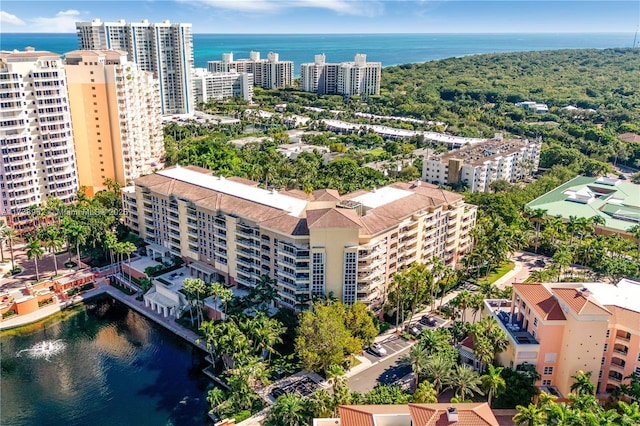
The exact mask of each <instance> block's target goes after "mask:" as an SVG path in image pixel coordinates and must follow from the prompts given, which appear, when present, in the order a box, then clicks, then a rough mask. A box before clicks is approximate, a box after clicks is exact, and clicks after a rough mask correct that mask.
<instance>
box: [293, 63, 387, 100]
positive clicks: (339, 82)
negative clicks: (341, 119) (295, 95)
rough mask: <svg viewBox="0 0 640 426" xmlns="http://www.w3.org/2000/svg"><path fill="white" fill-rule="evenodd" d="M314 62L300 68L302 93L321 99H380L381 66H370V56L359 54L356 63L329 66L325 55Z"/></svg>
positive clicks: (376, 64)
mask: <svg viewBox="0 0 640 426" xmlns="http://www.w3.org/2000/svg"><path fill="white" fill-rule="evenodd" d="M314 59H315V60H314V62H311V63H306V64H301V65H300V90H302V91H304V92H314V93H317V94H319V95H328V94H339V95H347V96H359V95H379V94H380V75H381V72H382V64H381V63H380V62H367V55H365V54H362V53H358V54H356V56H355V57H354V60H353V62H341V63H338V64H336V63H326V57H325V55H324V53H323V54H320V55H315V57H314Z"/></svg>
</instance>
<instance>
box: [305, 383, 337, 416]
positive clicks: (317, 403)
mask: <svg viewBox="0 0 640 426" xmlns="http://www.w3.org/2000/svg"><path fill="white" fill-rule="evenodd" d="M309 411H311V413H312V414H313V417H317V418H328V417H335V416H336V414H335V411H336V406H335V404H334V402H333V396H332V395H331V394H330V393H329V392H327V390H326V389H318V390H316V391H315V392H314V393H312V394H311V397H310V398H309Z"/></svg>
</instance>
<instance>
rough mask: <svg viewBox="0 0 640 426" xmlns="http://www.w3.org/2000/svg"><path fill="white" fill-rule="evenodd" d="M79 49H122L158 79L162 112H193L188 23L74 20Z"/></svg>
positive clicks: (166, 113) (189, 29)
mask: <svg viewBox="0 0 640 426" xmlns="http://www.w3.org/2000/svg"><path fill="white" fill-rule="evenodd" d="M76 29H77V34H78V41H79V44H80V49H82V50H111V49H116V50H124V51H125V52H127V54H128V59H129V60H130V61H132V62H135V63H136V64H138V67H139V68H140V69H141V70H142V71H151V72H153V74H154V76H155V77H156V78H157V79H158V82H159V93H160V102H161V108H162V112H161V113H162V115H172V114H193V112H194V111H195V103H194V102H195V101H194V96H193V87H192V86H193V83H192V81H191V78H192V69H193V39H192V34H191V24H184V23H174V24H172V23H171V22H169V21H162V22H159V23H149V21H147V20H146V19H145V20H142V21H141V22H129V23H127V22H125V21H124V20H119V21H117V22H102V21H100V20H99V19H94V20H92V21H91V22H76Z"/></svg>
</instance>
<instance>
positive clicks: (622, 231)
mask: <svg viewBox="0 0 640 426" xmlns="http://www.w3.org/2000/svg"><path fill="white" fill-rule="evenodd" d="M526 207H527V208H529V209H531V210H537V209H540V210H544V211H546V214H547V215H549V216H561V217H562V218H563V219H564V220H569V217H570V216H575V217H582V218H593V217H600V218H602V219H603V222H604V224H602V225H600V224H597V225H596V231H597V232H598V233H602V234H619V235H620V236H621V237H623V238H632V237H633V235H632V233H631V232H630V231H629V228H631V227H632V226H634V225H636V224H638V223H640V185H638V184H635V183H633V182H630V181H628V180H622V179H617V178H610V177H606V176H603V177H588V176H576V177H575V178H573V179H571V180H570V181H568V182H565V183H563V184H562V185H560V186H558V187H557V188H555V189H553V190H551V191H549V192H547V193H546V194H544V195H542V196H540V197H538V198H536V199H535V200H533V201H531V202H529V203H528V204H527V205H526Z"/></svg>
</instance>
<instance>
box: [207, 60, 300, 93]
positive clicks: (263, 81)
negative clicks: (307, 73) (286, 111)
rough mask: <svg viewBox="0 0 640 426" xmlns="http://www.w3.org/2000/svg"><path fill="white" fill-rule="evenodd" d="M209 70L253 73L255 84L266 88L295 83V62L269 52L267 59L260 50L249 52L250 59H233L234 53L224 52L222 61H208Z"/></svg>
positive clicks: (287, 85)
mask: <svg viewBox="0 0 640 426" xmlns="http://www.w3.org/2000/svg"><path fill="white" fill-rule="evenodd" d="M207 70H208V71H209V72H213V73H219V72H234V71H235V72H238V73H249V74H253V85H254V86H258V87H264V88H265V89H275V88H283V87H289V86H291V85H292V84H293V62H292V61H281V60H280V55H279V54H277V53H275V52H269V54H268V55H267V59H261V58H260V52H254V51H251V52H249V58H248V59H236V60H234V59H233V53H223V54H222V60H221V61H209V62H207Z"/></svg>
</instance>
